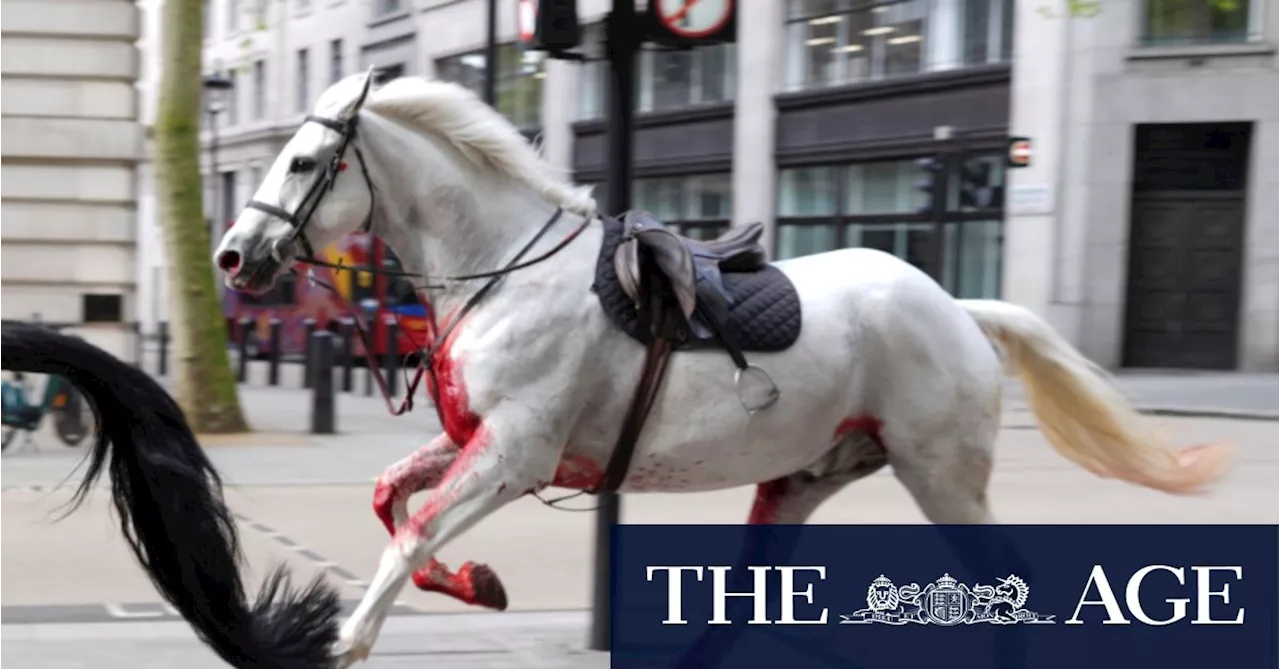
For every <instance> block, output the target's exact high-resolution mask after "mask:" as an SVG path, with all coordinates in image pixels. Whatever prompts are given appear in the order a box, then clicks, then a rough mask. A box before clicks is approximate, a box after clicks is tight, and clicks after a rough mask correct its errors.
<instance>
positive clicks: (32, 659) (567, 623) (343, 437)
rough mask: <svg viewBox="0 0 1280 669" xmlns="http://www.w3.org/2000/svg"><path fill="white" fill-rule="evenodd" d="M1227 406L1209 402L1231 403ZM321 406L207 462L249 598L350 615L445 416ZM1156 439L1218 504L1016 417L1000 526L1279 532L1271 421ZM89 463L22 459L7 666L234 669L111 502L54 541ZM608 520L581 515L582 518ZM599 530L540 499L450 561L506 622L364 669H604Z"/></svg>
mask: <svg viewBox="0 0 1280 669" xmlns="http://www.w3.org/2000/svg"><path fill="white" fill-rule="evenodd" d="M1274 378H1275V377H1274V376H1273V377H1271V382H1270V383H1271V384H1272V386H1271V387H1272V388H1274ZM1190 383H1191V385H1196V384H1195V382H1194V381H1192V382H1190ZM1199 385H1202V386H1207V387H1210V388H1212V384H1204V383H1201V384H1199ZM1165 386H1169V384H1165ZM1270 392H1271V398H1272V399H1273V400H1274V398H1275V394H1274V390H1271V391H1270ZM1174 394H1176V393H1174ZM1229 395H1230V394H1229V393H1228V394H1227V396H1226V397H1225V398H1224V395H1223V394H1222V393H1218V395H1217V396H1216V397H1213V398H1211V399H1214V400H1216V401H1217V402H1218V403H1219V404H1222V403H1224V402H1227V403H1229V402H1230V397H1229ZM306 397H307V396H306V395H305V394H304V393H303V392H301V391H297V390H285V389H270V388H261V387H252V386H250V387H243V388H242V402H243V404H244V406H245V409H246V411H248V412H249V416H250V419H251V421H252V422H253V424H254V425H255V427H256V428H257V429H258V430H259V432H257V433H255V434H252V435H245V436H239V437H214V438H208V439H204V440H203V443H204V444H205V445H206V447H207V448H208V450H209V452H210V454H211V457H212V458H213V459H214V461H215V463H216V464H217V465H218V467H219V468H220V470H221V471H222V472H223V473H224V476H225V481H226V483H227V486H228V489H227V493H226V495H227V499H228V501H229V502H230V504H231V506H232V508H233V509H234V511H235V512H236V514H237V516H238V519H239V522H240V528H241V533H242V538H243V543H244V552H245V556H246V558H247V560H248V563H249V566H250V569H249V576H248V579H247V582H248V583H250V584H256V583H258V582H259V581H260V580H261V578H262V576H263V575H264V574H265V573H266V570H267V569H268V568H270V567H271V566H272V565H274V564H276V563H278V562H281V561H285V562H288V563H289V564H290V565H291V566H292V567H293V568H294V570H295V571H296V574H297V578H299V579H300V580H305V579H309V578H311V577H312V576H313V575H315V574H317V573H320V572H324V573H325V576H326V578H327V579H328V580H329V581H330V582H331V583H333V584H334V585H336V586H338V587H339V588H340V590H341V592H342V597H343V600H344V602H345V603H346V605H347V607H348V608H349V607H350V606H353V605H354V603H355V602H356V601H357V600H358V599H359V597H360V596H361V594H362V592H363V587H364V586H365V584H366V581H367V579H369V578H370V577H371V576H372V574H373V571H374V569H375V567H376V565H377V560H378V556H379V555H380V553H381V551H382V549H383V547H384V546H385V544H386V541H387V537H386V534H385V530H383V528H382V526H381V524H380V523H379V522H378V521H377V520H376V519H375V518H374V516H373V513H372V510H371V508H370V501H371V495H372V489H373V485H372V482H373V479H374V477H376V476H377V475H378V474H379V473H380V472H381V471H382V470H383V469H384V468H385V467H386V466H387V465H389V464H390V463H392V462H393V461H395V460H396V459H398V458H399V457H402V456H403V455H404V454H406V453H408V452H409V451H410V450H411V449H413V448H414V447H415V446H416V445H417V444H420V443H423V442H425V441H426V440H427V439H428V437H429V436H430V435H432V434H434V432H435V431H436V428H435V421H434V416H433V414H432V411H431V408H430V407H429V406H423V407H419V408H418V409H417V410H415V412H414V413H413V414H411V415H409V416H406V417H401V418H391V417H388V416H386V415H385V413H380V412H383V411H384V410H383V409H381V407H380V404H381V400H380V399H377V398H365V397H360V396H346V395H344V396H342V397H340V399H339V430H340V432H342V434H339V435H335V436H329V437H314V436H311V435H308V434H305V432H304V427H303V426H305V420H304V419H305V415H306V413H305V412H306V409H305V407H306V402H305V399H306ZM1236 403H1237V404H1239V403H1241V402H1236ZM1255 408H1256V407H1255ZM1243 413H1244V414H1249V412H1248V411H1244V412H1243ZM1151 420H1153V421H1155V422H1157V423H1158V424H1160V425H1162V426H1163V427H1164V428H1165V430H1166V432H1167V434H1169V435H1170V437H1171V438H1172V439H1174V440H1175V441H1176V442H1177V443H1179V444H1183V445H1190V444H1193V443H1200V442H1206V441H1213V440H1228V441H1230V442H1232V443H1234V444H1235V445H1236V448H1237V453H1236V458H1235V461H1234V466H1233V468H1232V470H1231V472H1230V473H1229V475H1228V476H1227V477H1226V479H1225V480H1224V481H1223V482H1222V483H1221V484H1220V485H1219V486H1218V487H1217V488H1216V489H1215V490H1213V491H1212V492H1210V493H1208V494H1206V495H1203V496H1195V497H1186V498H1178V497H1171V496H1168V495H1163V494H1159V493H1155V492H1151V491H1147V490H1142V489H1138V488H1135V487H1132V486H1127V485H1124V484H1120V483H1117V482H1114V481H1107V480H1101V479H1098V478H1096V477H1094V476H1092V475H1090V474H1088V473H1086V472H1085V471H1083V470H1081V469H1079V468H1077V467H1076V466H1074V465H1072V464H1071V463H1069V462H1068V461H1066V460H1065V459H1063V458H1062V457H1061V456H1059V455H1058V454H1057V453H1055V452H1053V451H1052V450H1051V449H1050V447H1049V446H1048V444H1047V442H1046V441H1045V440H1044V438H1043V437H1042V436H1041V435H1040V433H1039V431H1038V430H1037V429H1035V426H1034V420H1033V418H1032V416H1031V414H1030V413H1028V412H1027V411H1026V409H1025V407H1023V406H1022V405H1021V404H1020V402H1019V401H1018V400H1017V399H1016V398H1011V399H1010V401H1009V402H1007V406H1006V413H1005V415H1004V420H1003V426H1004V429H1003V431H1002V433H1001V435H1000V439H999V443H998V445H997V453H996V454H997V458H996V471H995V475H994V478H993V481H992V485H991V499H992V506H993V508H994V511H995V514H996V516H997V518H998V519H1000V521H1001V522H1004V523H1049V524H1058V523H1156V524H1163V523H1270V524H1274V523H1277V522H1278V521H1280V498H1278V493H1277V476H1278V471H1280V469H1278V464H1277V431H1276V422H1275V421H1274V420H1258V419H1256V418H1254V419H1233V418H1227V417H1175V416H1152V417H1151ZM81 454H82V450H81V449H68V448H66V447H63V446H62V445H60V444H59V443H58V442H57V441H56V439H55V438H53V437H52V436H51V435H43V434H42V435H39V436H38V437H37V439H36V447H35V448H34V449H28V448H27V447H26V446H24V445H22V444H18V445H16V446H14V447H13V448H12V449H11V452H7V453H6V454H5V456H4V460H3V493H2V496H0V499H2V502H3V504H2V508H3V537H2V546H3V573H4V574H5V576H7V579H5V583H4V588H3V596H2V599H0V605H2V606H3V609H2V613H3V641H4V644H3V656H2V658H0V659H2V661H4V662H11V663H12V664H10V666H12V667H35V666H39V667H80V666H92V667H102V668H106V669H112V668H115V667H121V668H123V667H130V668H134V667H137V668H142V667H157V668H159V667H165V668H170V667H174V666H179V665H181V666H183V667H185V668H186V669H199V668H203V667H218V666H222V665H221V663H220V662H219V660H218V659H217V658H216V657H215V656H214V655H213V654H212V653H211V652H209V651H208V650H206V649H205V648H203V647H202V646H201V645H200V644H199V643H198V642H197V641H196V640H195V639H194V637H193V635H192V634H191V632H190V631H189V629H188V628H187V626H186V625H185V623H183V622H181V621H180V620H179V619H177V618H176V617H175V616H173V615H171V614H170V613H168V612H167V611H166V610H165V608H164V607H163V606H161V604H160V603H159V600H158V597H157V595H156V594H155V591H154V589H153V588H152V586H151V584H150V583H149V582H148V581H147V579H146V577H145V576H144V575H143V572H142V571H141V570H140V569H139V568H138V567H137V566H136V565H135V563H134V561H133V558H132V557H131V555H130V554H129V553H128V550H127V548H126V545H125V543H124V542H123V541H122V540H121V538H120V536H119V530H118V528H117V526H116V524H115V520H114V518H113V517H112V515H111V514H110V513H109V511H108V507H109V499H108V498H107V496H106V495H105V494H104V493H103V491H101V490H98V491H96V492H95V493H94V494H93V495H91V497H90V499H89V501H88V502H87V503H86V505H85V507H83V508H82V509H80V510H79V511H77V512H76V513H75V514H73V515H71V516H70V517H68V518H66V519H65V520H63V521H61V522H56V523H55V522H53V520H54V517H55V516H54V514H56V512H57V511H58V510H59V506H60V505H61V504H62V503H64V502H65V501H66V500H67V499H68V498H69V496H70V488H69V486H68V485H64V486H63V487H62V488H58V487H57V486H58V484H59V483H60V482H62V481H63V480H64V479H67V478H68V477H69V476H72V470H73V469H74V468H75V465H76V463H77V462H78V459H79V457H80V456H81ZM70 480H71V481H74V480H75V479H74V478H71V479H70ZM548 492H550V493H555V492H557V491H554V490H552V491H548ZM752 495H753V491H752V490H751V489H749V488H740V489H734V490H728V491H722V492H715V493H705V494H689V495H665V494H662V495H659V494H653V495H630V496H626V497H624V498H623V522H627V523H682V524H683V523H740V522H742V521H743V519H744V518H745V517H746V514H747V509H748V506H749V504H750V501H751V498H752ZM593 503H594V500H593V499H592V498H589V497H580V498H577V499H574V500H571V501H569V502H568V503H567V506H570V507H574V508H587V507H590V506H592V504H593ZM593 520H594V519H593V517H592V514H591V513H569V512H564V511H558V510H554V509H550V508H547V507H545V506H543V505H542V504H541V503H540V502H539V501H538V500H536V499H533V498H524V499H521V500H520V501H518V502H517V503H514V504H512V505H510V506H508V507H507V508H504V509H502V510H501V511H499V512H498V513H497V514H495V515H494V516H492V517H490V518H488V519H486V520H485V521H483V522H482V523H481V524H480V525H478V526H477V527H475V528H474V529H472V530H471V531H470V532H468V533H466V534H465V535H463V536H462V537H461V538H460V539H458V540H457V541H456V542H454V543H452V544H450V545H449V546H448V547H446V548H445V549H444V551H443V554H442V556H441V557H442V559H443V560H444V561H445V562H446V563H447V564H449V565H451V566H455V567H456V566H458V565H460V564H461V563H462V562H464V561H466V560H474V561H476V562H484V563H488V564H489V565H490V566H492V567H493V569H494V570H495V571H496V572H497V574H498V575H499V576H500V577H501V578H502V580H503V581H504V583H505V585H506V589H507V593H508V596H509V599H510V602H511V606H510V610H509V611H508V612H506V613H491V612H482V611H478V610H476V609H474V608H470V607H467V606H464V605H462V604H460V603H457V602H455V601H454V600H452V599H448V598H446V597H444V596H441V595H436V594H424V593H419V592H417V591H415V590H413V589H412V588H410V589H407V590H405V591H404V592H403V593H402V595H401V598H400V604H399V605H398V607H397V609H396V612H395V613H394V614H393V617H392V618H391V620H390V621H389V622H388V624H387V626H386V628H385V629H384V632H383V635H382V639H381V641H380V643H379V644H378V645H377V646H376V647H375V649H374V653H373V655H372V657H371V658H370V661H369V663H368V664H367V665H366V666H370V667H397V666H410V665H414V666H426V664H427V663H429V664H430V666H433V667H454V666H457V667H461V666H463V665H466V666H468V667H477V666H478V667H513V666H538V667H574V668H585V667H605V666H607V665H608V658H607V656H606V655H604V654H602V653H592V652H589V651H586V650H584V648H585V646H586V639H587V629H588V612H587V609H588V607H589V605H590V601H591V589H590V588H591V570H592V562H591V556H592V542H593V541H594V536H593V529H592V527H593V525H592V523H593ZM812 522H814V523H833V524H845V523H848V524H856V523H921V522H924V519H923V516H922V515H921V514H920V512H919V511H918V510H917V509H916V508H915V505H914V503H913V502H912V500H911V499H910V498H909V496H908V495H907V493H906V492H905V491H904V490H903V488H902V487H901V486H900V485H899V484H898V483H897V481H896V480H895V479H894V478H893V476H892V474H891V473H889V472H882V473H880V474H877V475H875V476H872V477H870V478H868V479H866V480H864V481H862V482H859V483H857V484H855V485H853V486H851V487H849V488H848V489H846V490H845V491H843V492H842V493H840V494H839V495H838V496H836V497H835V498H833V499H832V500H831V501H829V502H828V503H827V504H826V505H824V506H823V507H821V508H820V509H819V511H818V512H817V514H816V515H815V517H814V518H813V520H812ZM251 587H256V585H251Z"/></svg>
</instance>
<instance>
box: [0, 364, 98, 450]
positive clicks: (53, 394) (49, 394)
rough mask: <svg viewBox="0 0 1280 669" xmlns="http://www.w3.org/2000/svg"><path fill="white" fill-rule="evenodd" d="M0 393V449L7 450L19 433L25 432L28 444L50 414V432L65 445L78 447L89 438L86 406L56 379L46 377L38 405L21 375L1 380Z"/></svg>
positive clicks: (90, 424) (87, 406)
mask: <svg viewBox="0 0 1280 669" xmlns="http://www.w3.org/2000/svg"><path fill="white" fill-rule="evenodd" d="M0 392H2V393H3V419H4V436H3V437H2V438H0V439H2V441H0V450H8V448H9V445H10V444H12V443H13V440H14V438H15V437H16V436H17V435H18V433H19V432H22V433H25V434H26V435H27V439H26V440H27V443H31V438H32V433H34V432H35V431H36V429H38V428H39V427H40V423H41V421H43V420H44V417H45V416H46V415H47V414H53V427H54V432H56V433H57V435H58V438H59V439H61V440H62V443H64V444H66V445H67V446H73V447H74V446H78V445H80V442H82V441H84V438H85V437H87V436H89V432H90V430H91V429H92V425H93V417H92V415H91V411H90V408H89V404H88V402H86V401H85V400H84V398H83V397H81V396H80V393H78V392H76V390H75V388H74V387H72V385H71V383H70V382H68V381H67V380H66V379H64V378H62V377H60V376H50V377H49V380H48V381H47V382H46V383H45V386H44V397H43V398H41V400H40V402H39V403H38V404H33V403H32V402H31V397H32V392H31V388H30V386H29V384H28V383H27V379H26V376H24V375H23V374H22V373H21V372H15V373H14V375H13V380H12V381H9V380H5V381H4V382H3V387H2V388H0Z"/></svg>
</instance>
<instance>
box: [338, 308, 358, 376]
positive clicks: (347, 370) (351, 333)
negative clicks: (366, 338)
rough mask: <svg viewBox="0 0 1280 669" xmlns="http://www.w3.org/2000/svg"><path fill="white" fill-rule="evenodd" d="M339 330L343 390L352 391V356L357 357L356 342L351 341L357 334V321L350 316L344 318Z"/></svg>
mask: <svg viewBox="0 0 1280 669" xmlns="http://www.w3.org/2000/svg"><path fill="white" fill-rule="evenodd" d="M338 332H339V333H341V336H342V392H344V393H349V392H351V364H352V358H354V357H355V349H354V346H355V342H353V341H351V340H352V338H354V337H355V336H356V324H355V321H353V320H351V319H350V318H347V319H344V320H343V321H342V325H341V326H339V327H338Z"/></svg>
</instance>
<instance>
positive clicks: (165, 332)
mask: <svg viewBox="0 0 1280 669" xmlns="http://www.w3.org/2000/svg"><path fill="white" fill-rule="evenodd" d="M156 337H157V338H159V339H160V371H159V374H160V376H164V375H165V374H168V373H169V321H160V328H159V330H158V331H157V332H156Z"/></svg>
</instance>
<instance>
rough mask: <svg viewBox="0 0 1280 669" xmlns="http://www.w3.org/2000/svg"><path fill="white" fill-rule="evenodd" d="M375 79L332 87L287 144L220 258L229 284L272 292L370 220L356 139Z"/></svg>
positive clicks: (227, 237)
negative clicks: (296, 267)
mask: <svg viewBox="0 0 1280 669" xmlns="http://www.w3.org/2000/svg"><path fill="white" fill-rule="evenodd" d="M372 81H373V73H372V71H369V72H366V73H365V74H362V75H353V76H350V77H347V78H345V79H343V80H341V81H339V82H338V83H336V84H334V85H333V86H331V87H330V88H329V89H328V90H327V91H325V93H324V94H323V95H322V96H321V97H320V100H319V101H318V102H317V103H316V107H315V112H314V113H313V114H311V115H310V116H308V117H307V121H306V122H304V123H303V124H302V126H301V127H300V128H298V131H297V132H296V133H294V135H293V137H292V138H291V139H290V140H289V142H288V143H287V144H285V146H284V149H283V150H282V151H281V152H280V155H279V156H277V157H276V160H275V162H274V163H272V165H271V167H270V169H268V170H267V173H266V175H265V176H264V177H263V180H262V183H261V184H259V185H258V186H257V191H256V192H255V193H254V195H253V200H251V201H250V202H249V204H248V206H246V207H245V209H244V210H243V211H241V212H240V215H239V216H238V217H236V221H235V224H234V225H233V226H232V227H231V229H230V230H228V231H227V233H226V234H225V235H224V236H223V237H222V243H220V244H219V245H218V250H217V251H216V252H215V253H214V262H215V263H216V264H217V266H218V267H219V268H220V269H222V270H223V271H224V272H226V277H227V278H226V281H227V285H228V286H230V287H231V288H233V289H236V290H243V291H247V292H251V293H262V292H265V291H267V290H270V289H271V287H272V286H273V285H274V284H275V281H276V278H277V277H279V276H280V275H282V274H284V273H286V272H288V271H289V270H290V269H291V268H292V267H293V264H294V262H295V260H296V258H297V257H298V256H300V255H303V254H306V255H313V254H314V251H315V250H318V249H323V248H324V247H326V246H328V245H329V244H331V243H332V242H333V241H335V240H337V239H338V238H339V237H341V236H342V235H344V234H346V233H348V232H352V231H354V230H356V229H357V228H359V227H360V225H361V224H363V223H365V222H366V221H367V220H368V217H369V216H370V215H371V214H372V199H371V198H372V192H371V190H370V184H369V183H368V182H367V174H366V173H365V166H364V165H363V164H362V163H363V160H364V159H363V157H362V156H361V155H360V152H359V149H358V148H357V147H356V144H355V139H356V130H357V123H356V121H357V119H358V118H359V114H360V107H361V106H362V105H363V104H364V101H365V99H366V98H367V97H368V95H369V88H370V85H371V83H372Z"/></svg>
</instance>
